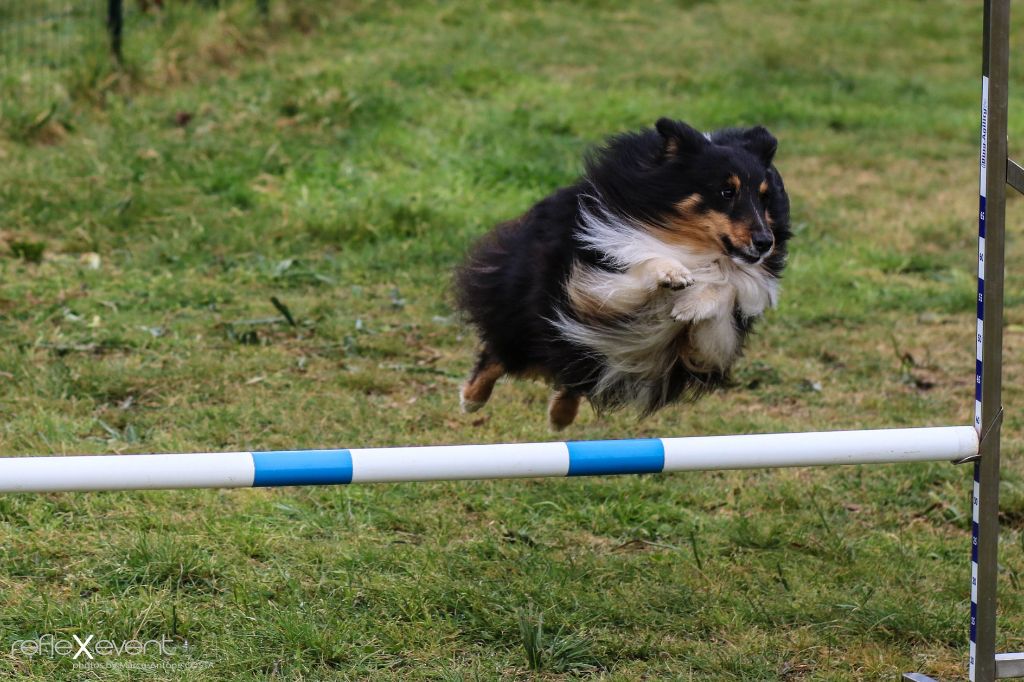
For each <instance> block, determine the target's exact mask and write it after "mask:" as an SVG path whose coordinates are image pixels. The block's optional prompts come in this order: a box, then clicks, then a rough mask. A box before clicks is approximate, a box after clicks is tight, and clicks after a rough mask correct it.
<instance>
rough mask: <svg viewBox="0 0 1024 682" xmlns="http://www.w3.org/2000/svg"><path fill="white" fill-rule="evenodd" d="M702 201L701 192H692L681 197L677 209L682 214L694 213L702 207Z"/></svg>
mask: <svg viewBox="0 0 1024 682" xmlns="http://www.w3.org/2000/svg"><path fill="white" fill-rule="evenodd" d="M702 201H703V199H701V197H700V195H699V194H691V195H690V196H688V197H686V198H685V199H680V200H679V201H677V202H676V210H677V211H679V213H680V215H686V214H688V213H694V212H695V211H696V210H697V209H698V208H700V205H701V202H702Z"/></svg>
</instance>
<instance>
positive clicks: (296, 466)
mask: <svg viewBox="0 0 1024 682" xmlns="http://www.w3.org/2000/svg"><path fill="white" fill-rule="evenodd" d="M252 461H253V466H254V469H255V472H256V473H255V475H254V476H253V481H252V485H253V487H261V486H278V485H318V484H332V483H351V482H352V454H351V453H350V452H349V451H348V450H278V451H276V452H254V453H252Z"/></svg>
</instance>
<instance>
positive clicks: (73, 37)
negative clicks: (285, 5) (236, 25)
mask: <svg viewBox="0 0 1024 682" xmlns="http://www.w3.org/2000/svg"><path fill="white" fill-rule="evenodd" d="M253 1H254V4H255V6H256V8H257V9H258V10H259V11H260V12H261V13H262V14H264V15H267V14H268V13H269V0H253ZM172 3H174V4H178V5H183V4H186V3H191V4H193V5H196V6H199V7H206V8H209V9H216V8H217V7H219V6H220V2H219V0H0V115H2V114H3V112H4V110H7V109H9V108H10V107H11V105H14V106H16V107H17V109H18V110H19V111H20V112H25V111H35V112H37V113H36V115H37V116H39V117H46V116H47V115H48V114H47V112H52V110H53V109H54V108H55V107H56V106H58V105H59V104H60V103H61V102H64V101H67V100H68V99H69V98H72V97H74V96H76V95H77V94H79V91H86V90H88V87H87V86H95V80H96V77H97V74H103V73H110V69H111V66H112V65H113V64H114V63H116V62H117V61H119V60H120V59H121V55H122V49H121V48H122V40H130V39H131V35H132V29H133V27H135V26H136V25H138V24H139V23H141V22H143V21H147V20H153V19H154V18H156V17H159V15H160V14H161V13H163V12H165V11H168V10H170V9H171V4H172Z"/></svg>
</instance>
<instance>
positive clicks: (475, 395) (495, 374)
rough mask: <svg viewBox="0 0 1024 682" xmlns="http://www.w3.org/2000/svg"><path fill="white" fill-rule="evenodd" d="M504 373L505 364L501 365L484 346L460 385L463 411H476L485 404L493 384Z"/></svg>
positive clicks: (460, 400) (460, 401)
mask: <svg viewBox="0 0 1024 682" xmlns="http://www.w3.org/2000/svg"><path fill="white" fill-rule="evenodd" d="M504 375H505V366H504V365H502V364H501V363H500V362H499V361H498V360H496V359H495V358H494V356H493V355H491V353H490V352H489V351H488V350H487V349H486V348H485V349H484V350H482V351H481V352H480V357H479V358H477V361H476V367H474V368H473V373H472V374H471V375H470V377H469V380H468V381H467V382H466V383H464V384H463V385H462V390H461V391H460V392H459V404H460V405H461V406H462V411H463V412H476V411H477V410H479V409H480V408H481V407H483V406H484V405H486V404H487V400H488V398H490V397H491V391H493V390H494V384H495V383H496V382H497V381H498V379H500V378H501V377H503V376H504Z"/></svg>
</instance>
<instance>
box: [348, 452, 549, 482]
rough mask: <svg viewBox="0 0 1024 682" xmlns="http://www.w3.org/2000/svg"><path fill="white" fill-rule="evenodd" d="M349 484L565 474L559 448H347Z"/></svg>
mask: <svg viewBox="0 0 1024 682" xmlns="http://www.w3.org/2000/svg"><path fill="white" fill-rule="evenodd" d="M349 452H350V453H351V454H352V482H353V483H383V482H386V481H456V480H463V479H473V478H480V479H483V478H530V477H534V476H565V475H567V474H568V473H569V448H568V447H567V446H566V444H565V443H522V444H499V445H437V446H426V447H409V448H370V449H352V450H349Z"/></svg>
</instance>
